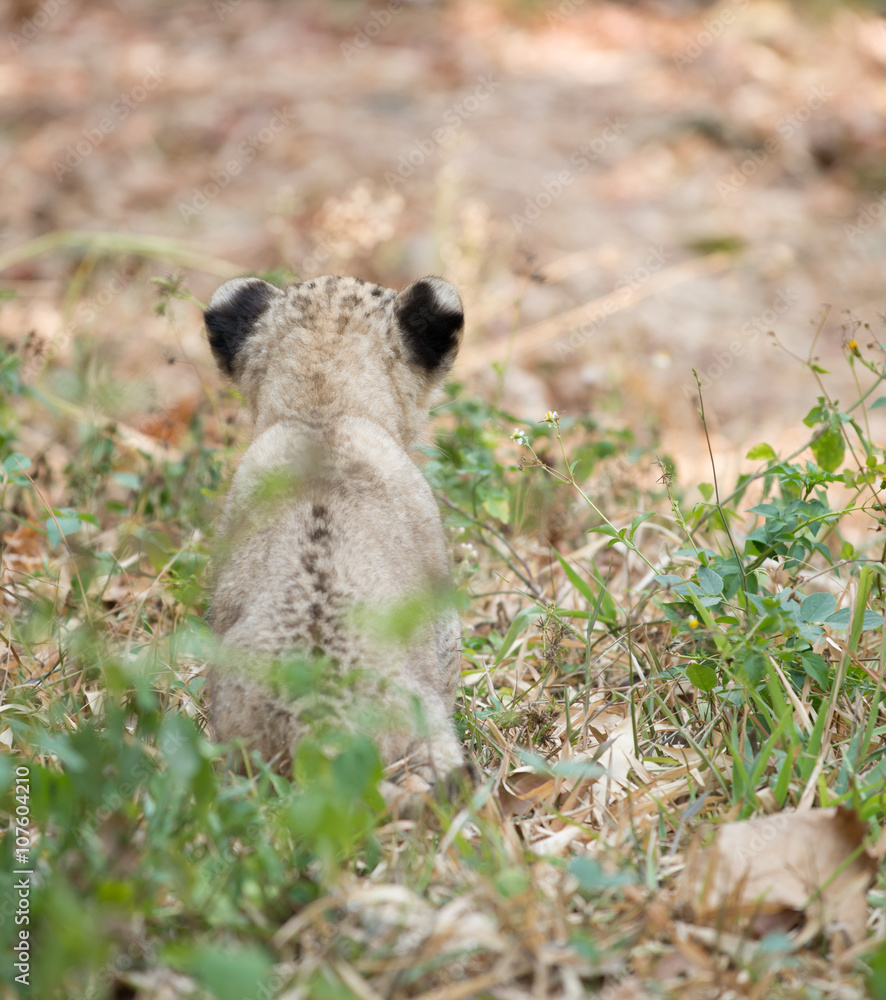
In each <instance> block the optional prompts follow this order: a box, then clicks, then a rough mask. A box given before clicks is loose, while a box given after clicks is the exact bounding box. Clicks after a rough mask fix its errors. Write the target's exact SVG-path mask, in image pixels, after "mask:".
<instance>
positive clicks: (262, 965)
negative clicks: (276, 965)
mask: <svg viewBox="0 0 886 1000" xmlns="http://www.w3.org/2000/svg"><path fill="white" fill-rule="evenodd" d="M168 951H169V954H168V959H169V960H171V964H172V965H173V966H178V967H179V968H184V969H186V970H187V971H188V972H190V973H191V975H193V976H194V977H195V978H196V979H197V980H198V982H199V983H200V984H201V985H202V986H204V987H205V988H206V989H207V990H208V992H209V994H210V995H211V996H213V997H215V1000H243V998H244V997H257V996H263V995H270V994H269V991H268V989H267V981H268V979H269V977H270V974H271V971H272V968H273V963H272V962H271V959H270V956H269V955H268V954H267V952H266V951H265V950H264V949H263V948H259V947H258V946H257V945H253V944H248V945H244V944H238V943H236V942H233V941H230V942H227V943H226V944H200V945H198V946H197V947H193V946H187V945H185V946H182V945H180V946H178V947H175V948H174V949H173V948H170V949H168Z"/></svg>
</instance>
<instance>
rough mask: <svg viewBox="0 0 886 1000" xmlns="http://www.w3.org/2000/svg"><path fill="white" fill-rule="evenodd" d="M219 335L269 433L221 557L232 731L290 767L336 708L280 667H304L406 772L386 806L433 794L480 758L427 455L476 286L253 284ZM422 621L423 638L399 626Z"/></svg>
mask: <svg viewBox="0 0 886 1000" xmlns="http://www.w3.org/2000/svg"><path fill="white" fill-rule="evenodd" d="M205 322H206V329H207V331H208V334H209V344H210V347H211V348H212V353H213V355H214V356H215V359H216V361H217V362H218V365H219V367H220V368H221V370H222V371H223V372H224V373H225V374H226V375H228V376H229V377H230V378H231V379H233V381H234V383H235V384H236V385H237V387H238V388H239V389H240V391H241V393H242V394H243V396H244V398H245V399H246V401H247V403H248V405H249V408H250V410H251V412H252V417H253V422H254V431H253V438H252V443H251V445H250V447H249V449H248V450H247V452H246V454H245V455H244V457H243V459H242V461H241V463H240V467H239V470H238V471H237V474H236V475H235V476H234V479H233V482H232V484H231V488H230V492H229V494H228V498H227V501H226V506H225V511H224V514H223V517H222V521H221V525H220V531H219V551H218V553H217V555H216V559H215V563H216V566H215V576H214V586H213V592H212V611H211V622H212V628H213V630H214V631H215V633H216V634H217V636H218V637H219V639H220V646H219V649H218V652H217V655H216V657H215V663H214V666H213V668H212V673H211V699H210V710H211V718H212V722H213V725H214V727H215V731H216V735H217V736H218V738H219V739H220V740H223V741H227V740H230V739H232V738H234V737H242V738H243V739H244V740H245V741H246V743H247V745H248V746H249V747H250V748H253V749H256V750H258V751H259V752H260V753H261V755H262V756H263V757H264V758H265V759H266V760H267V761H269V762H271V763H272V765H273V766H274V767H275V768H276V769H277V770H279V771H280V772H281V773H288V774H291V769H292V753H293V747H294V745H295V743H296V742H297V741H298V739H299V737H300V736H301V735H302V734H303V733H304V732H305V731H306V730H307V728H308V727H309V725H310V724H311V721H310V720H311V719H316V717H317V713H318V711H320V709H319V708H318V699H320V700H322V696H321V695H319V694H317V693H316V692H313V693H306V692H304V691H297V690H296V691H294V690H293V688H292V686H291V685H290V687H289V688H287V687H286V685H280V684H278V683H275V680H274V679H273V668H272V667H271V666H269V664H270V663H272V662H277V663H279V661H280V659H281V658H285V657H290V658H293V657H294V658H296V659H297V658H299V657H302V658H304V659H305V660H306V661H307V660H312V662H314V663H315V664H316V663H318V662H319V663H320V664H322V671H323V672H325V673H326V674H334V675H336V676H337V677H339V678H340V679H341V681H342V684H349V685H350V686H349V687H348V688H347V690H348V692H349V694H348V695H347V696H344V697H343V696H342V694H341V690H339V692H338V693H337V694H333V695H330V696H329V698H328V699H327V703H326V705H325V708H326V710H328V711H332V712H338V713H339V714H340V715H341V717H342V719H341V722H342V724H343V725H345V726H349V727H351V728H352V729H353V728H355V727H358V726H359V727H361V728H363V729H365V730H369V731H371V732H372V734H373V737H374V738H375V740H376V742H377V745H378V747H379V750H380V753H381V756H382V759H383V761H384V763H385V764H387V765H392V767H389V771H390V772H393V773H392V774H391V775H389V777H390V780H389V781H386V782H385V784H384V785H383V787H382V792H383V794H384V796H385V798H386V799H387V800H388V801H389V802H393V801H395V800H397V799H398V797H400V796H402V795H404V794H405V793H416V792H421V791H424V790H427V789H428V788H429V787H430V786H431V785H433V784H434V783H436V782H438V781H440V780H441V779H444V778H446V777H447V776H448V775H451V774H452V772H453V771H454V769H456V768H458V767H459V765H460V764H461V763H462V759H463V758H462V751H461V747H460V745H459V742H458V740H457V739H456V736H455V732H454V729H453V724H452V717H451V716H452V709H453V704H454V701H455V694H456V685H457V681H458V677H459V658H458V638H459V633H458V621H457V617H456V614H455V612H454V610H453V607H452V603H451V601H447V600H446V595H447V593H448V558H447V551H446V545H445V540H444V535H443V526H442V522H441V520H440V513H439V511H438V509H437V504H436V501H435V500H434V497H433V494H432V493H431V490H430V487H429V486H428V483H427V482H426V480H425V479H424V477H423V476H422V474H421V472H420V471H419V469H418V468H417V467H416V465H415V463H414V462H413V461H412V459H411V458H410V455H409V449H410V447H411V446H412V445H413V444H414V443H415V442H416V440H417V439H418V437H419V434H420V433H421V431H422V429H423V428H424V425H425V423H426V421H427V417H428V410H429V406H430V403H431V399H432V396H433V394H434V390H435V389H437V388H438V386H439V385H440V383H441V382H442V380H443V378H444V376H445V375H446V373H447V372H448V371H449V369H450V367H451V365H452V362H453V360H454V358H455V355H456V353H457V351H458V347H459V344H460V341H461V337H462V332H463V328H464V317H463V311H462V303H461V299H460V298H459V295H458V292H457V291H456V290H455V288H453V286H452V285H450V284H449V283H448V282H447V281H444V280H443V279H442V278H434V277H427V278H422V279H420V280H419V281H416V282H415V283H414V284H412V285H410V286H409V288H407V289H406V290H405V291H403V292H400V293H399V294H398V293H397V292H394V291H391V290H390V289H387V288H381V287H379V286H378V285H371V284H367V283H365V282H363V281H360V280H358V279H356V278H339V277H323V278H317V279H315V280H312V281H306V282H302V283H300V284H296V285H292V286H291V287H290V288H288V289H287V290H286V291H285V292H283V291H280V290H279V289H278V288H275V287H274V286H273V285H269V284H268V283H267V282H265V281H262V280H260V279H258V278H236V279H234V280H233V281H228V282H226V283H225V284H224V285H222V286H221V288H219V289H218V291H217V292H216V293H215V294H214V295H213V296H212V300H211V301H210V303H209V308H208V309H207V310H206V313H205ZM403 609H406V611H407V612H410V611H411V612H412V616H411V619H410V624H409V625H408V627H407V628H406V630H405V631H404V630H403V629H402V628H401V629H400V630H399V632H397V630H395V629H394V630H392V629H391V628H390V627H388V628H387V629H386V628H385V627H384V625H383V623H384V622H386V621H388V622H390V621H391V620H392V618H393V619H396V616H397V614H398V613H401V612H403ZM400 620H402V614H401V618H400ZM379 622H381V623H382V625H380V624H379ZM392 631H393V632H396V633H397V634H392ZM318 657H319V660H318V659H317V658H318ZM275 658H276V660H275ZM349 679H350V680H349ZM296 687H297V685H296ZM330 705H332V706H333V707H332V708H330Z"/></svg>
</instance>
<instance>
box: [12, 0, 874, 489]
mask: <svg viewBox="0 0 886 1000" xmlns="http://www.w3.org/2000/svg"><path fill="white" fill-rule="evenodd" d="M0 28H2V32H0V46H2V47H3V49H4V54H3V59H2V60H0V118H2V121H3V128H2V130H0V175H2V189H3V198H2V202H0V240H2V242H0V269H2V270H0V289H3V290H5V292H7V293H15V294H14V297H5V298H4V299H3V300H2V302H0V336H2V337H3V338H4V339H5V340H6V341H8V342H11V343H13V344H16V345H19V346H20V345H21V344H22V343H23V341H24V339H25V338H26V336H27V335H28V334H29V333H31V332H32V331H33V333H34V337H33V338H32V339H31V341H30V349H32V350H33V349H35V347H34V345H35V344H36V345H37V349H38V350H40V351H43V352H44V354H45V353H46V352H47V351H48V352H49V353H50V354H52V355H54V356H56V357H57V358H60V359H62V360H63V359H64V358H65V357H66V356H67V355H68V354H70V352H71V351H72V350H74V349H75V348H76V345H77V343H78V342H79V341H80V340H82V339H84V338H92V339H93V340H94V341H97V342H98V343H99V344H101V345H102V351H104V349H105V346H106V345H107V347H108V350H109V351H111V348H112V347H114V345H116V346H115V347H114V350H113V351H111V353H113V355H114V357H115V358H116V359H117V360H116V364H117V365H118V370H119V372H120V378H121V379H123V378H127V379H128V380H129V383H128V384H129V385H130V386H131V387H132V388H131V391H128V392H126V393H123V394H121V396H120V398H117V399H116V401H115V402H114V404H113V405H114V406H117V407H118V408H121V409H123V410H124V411H125V410H126V408H127V407H129V408H131V409H142V410H143V409H144V408H145V405H146V404H147V405H148V406H150V407H153V408H154V409H155V410H166V411H168V410H169V408H170V407H172V406H174V405H177V404H182V403H183V401H184V402H185V403H186V401H187V400H188V398H189V397H192V396H194V395H195V394H196V393H198V392H200V391H201V389H200V385H201V380H203V379H204V378H210V379H214V378H215V376H214V375H212V374H211V366H210V364H209V355H208V350H207V348H206V345H205V342H204V340H203V339H202V332H201V323H200V317H199V312H198V309H197V307H196V306H194V305H193V304H191V303H184V304H182V305H181V306H180V307H179V309H178V312H177V314H176V317H175V323H174V324H172V325H170V324H169V323H168V322H167V320H166V319H165V318H160V317H157V316H155V315H154V314H153V309H152V307H153V304H154V301H155V299H156V289H155V287H154V286H153V285H152V284H151V283H150V278H151V277H153V276H158V275H159V276H162V275H164V274H166V273H169V272H170V271H173V270H175V269H176V268H177V267H178V268H179V269H183V270H184V273H185V278H186V283H187V285H188V287H189V288H190V289H191V290H192V291H193V292H194V294H195V295H196V296H197V297H198V298H199V299H201V300H203V301H205V300H206V299H207V298H208V296H209V295H210V294H211V292H212V290H213V289H214V287H215V286H216V285H217V284H218V283H219V281H220V279H221V278H222V277H225V276H227V275H229V274H235V273H243V272H254V271H267V270H268V269H283V270H288V271H291V272H293V273H294V274H295V276H296V277H303V276H311V275H315V274H318V273H326V272H339V273H341V272H344V273H354V274H357V275H359V276H361V277H364V278H367V279H372V280H377V281H380V282H383V283H385V284H388V285H392V286H402V285H405V284H406V283H408V282H409V281H411V280H413V279H414V278H415V277H417V276H419V275H421V274H423V273H427V272H438V273H443V274H446V275H447V276H449V277H451V278H452V279H453V280H454V281H456V282H457V283H458V285H459V286H460V288H461V289H462V290H463V294H464V298H465V301H466V306H467V316H468V321H469V327H468V339H467V343H466V347H465V350H464V352H463V356H462V362H461V369H460V375H461V377H462V378H463V379H464V380H465V381H466V382H467V385H468V388H469V391H478V392H490V391H494V390H495V388H496V386H495V383H496V378H497V377H496V375H495V374H494V372H493V370H492V369H491V367H490V362H491V361H494V360H498V361H501V362H508V361H509V362H510V368H509V369H508V375H507V377H506V378H505V383H504V386H503V396H502V398H503V400H504V402H505V404H506V405H507V406H509V407H510V408H511V409H512V410H514V411H515V412H517V413H518V415H520V416H525V417H527V418H529V419H539V418H540V417H541V416H542V414H543V412H544V411H545V410H546V409H548V408H555V409H557V410H559V411H560V412H561V413H577V412H591V413H595V414H597V415H599V416H600V419H601V420H603V421H605V422H607V423H615V424H628V425H630V426H632V427H634V428H635V429H636V430H637V432H638V433H639V434H640V436H641V437H643V438H644V440H646V441H649V440H652V439H653V438H657V439H658V440H659V441H660V443H661V447H662V450H663V451H665V452H666V453H669V454H670V455H672V456H673V457H674V458H675V459H676V460H677V462H678V468H679V470H680V473H681V479H683V480H684V482H685V483H687V484H690V483H693V482H697V481H698V480H699V479H708V478H710V475H709V470H708V468H707V464H706V463H707V457H706V454H705V453H704V450H703V448H702V444H703V439H702V438H701V436H700V426H699V421H698V416H697V409H696V403H695V401H694V392H693V386H694V380H693V377H692V371H691V370H692V369H693V368H695V369H697V370H698V372H699V374H700V377H701V378H702V382H703V385H704V387H705V402H706V408H707V413H708V416H709V417H710V424H711V430H712V433H713V441H714V446H715V451H716V452H717V455H718V461H721V462H722V463H723V469H725V470H727V473H726V474H727V475H728V472H731V471H734V470H735V468H736V467H737V464H738V460H739V459H740V458H741V456H743V454H744V452H745V451H746V450H747V446H748V445H750V444H753V443H756V442H758V441H761V440H767V441H769V443H771V444H772V445H773V446H774V447H776V448H777V449H779V448H780V449H788V448H790V447H791V446H792V445H793V444H794V443H796V442H798V441H800V440H802V437H801V435H802V433H803V432H804V428H802V426H801V425H800V419H801V418H802V416H803V415H804V414H805V413H806V411H807V410H808V408H809V407H810V406H811V405H812V404H813V403H814V402H815V397H816V396H817V395H818V394H819V392H820V389H819V387H818V386H817V385H816V382H815V379H814V377H813V376H812V375H811V374H810V373H809V372H808V371H806V370H804V369H803V367H802V365H801V363H800V362H799V361H798V360H797V359H796V358H794V357H791V356H789V354H788V353H786V352H785V351H783V350H780V349H778V348H777V347H775V346H774V345H773V342H772V338H771V336H770V335H769V333H768V331H770V330H774V331H775V332H776V333H777V335H778V338H779V340H780V341H781V343H782V344H783V345H785V346H786V347H787V348H789V349H790V350H791V351H793V352H795V353H796V354H799V355H801V356H803V357H805V356H806V355H807V353H808V352H809V350H810V346H811V344H812V341H813V336H814V332H815V329H816V327H817V326H818V323H819V320H820V317H821V314H822V304H823V303H828V304H829V305H830V306H831V310H830V313H829V315H828V317H827V319H826V320H825V322H824V325H823V328H822V331H821V334H820V336H819V338H818V340H817V342H816V347H815V353H816V355H817V356H819V357H820V363H821V364H822V365H823V366H824V367H825V368H828V369H830V370H832V372H833V375H831V376H830V377H829V378H827V379H826V383H827V386H828V391H829V392H830V393H831V394H832V396H833V397H834V398H837V399H840V400H841V401H843V402H845V403H849V402H850V401H851V399H852V398H854V397H853V396H852V394H853V392H854V391H855V389H854V384H853V381H852V375H851V372H850V370H849V367H848V365H847V364H846V361H845V357H846V353H847V352H846V349H845V347H844V344H845V342H846V341H847V340H848V339H849V337H850V335H851V334H852V329H851V328H850V329H849V330H848V331H847V328H846V327H845V323H846V322H847V321H851V320H852V318H853V317H855V318H857V319H858V320H861V321H863V322H867V323H869V324H870V327H871V329H870V330H867V329H864V328H861V329H860V330H859V332H857V333H855V334H854V339H857V341H858V343H859V345H860V347H859V349H860V350H861V351H862V353H863V354H866V355H867V356H871V357H874V358H875V359H876V358H878V357H879V356H878V355H877V353H876V352H877V350H878V349H877V348H873V349H871V348H868V347H867V346H866V345H867V344H869V343H872V342H875V341H876V340H877V338H878V337H880V336H882V322H883V321H882V319H881V318H880V316H879V313H881V312H883V311H884V303H886V289H884V284H883V280H882V278H883V269H882V260H883V258H882V251H883V249H884V247H886V227H884V223H883V216H884V214H886V213H884V205H886V194H884V188H886V168H884V160H883V152H884V147H886V22H884V21H882V20H881V19H880V18H878V17H877V16H876V15H875V14H874V13H873V12H871V11H869V10H868V11H865V10H857V9H850V8H848V7H841V6H837V5H834V6H830V7H818V6H810V5H808V4H797V5H795V6H793V7H792V6H789V5H787V4H785V3H780V2H770V0H765V2H764V0H759V2H758V0H727V2H725V3H722V4H720V5H717V6H709V7H704V8H697V7H688V6H678V5H671V4H663V3H662V4H652V3H649V4H639V5H623V4H617V3H596V2H590V0H586V2H581V0H562V2H561V3H560V4H559V5H556V4H551V5H542V4H534V3H528V2H527V3H522V4H516V3H515V4H512V5H505V4H496V3H486V2H479V3H478V2H467V0H464V2H452V3H431V2H428V3H405V2H399V0H389V2H388V3H387V4H386V5H385V4H384V3H383V2H382V0H377V2H376V3H375V4H374V5H370V4H364V3H353V2H347V3H345V2H342V3H335V4H330V5H324V4H319V3H289V2H263V0H186V2H182V3H179V2H172V0H170V2H165V0H153V2H136V0H118V2H77V0H67V2H65V0H42V2H39V3H38V2H34V0H16V2H15V3H13V4H11V5H8V6H4V13H3V15H2V20H0ZM60 230H61V231H72V230H73V231H92V232H106V233H115V234H118V237H119V240H120V241H121V242H120V245H121V246H122V247H123V248H124V249H129V250H130V251H133V248H134V249H135V250H137V251H138V252H137V253H136V252H130V253H127V254H125V255H123V256H121V255H119V254H116V255H112V256H110V257H107V258H105V257H102V256H101V255H95V254H88V253H87V254H86V255H85V256H84V241H83V240H82V239H80V238H78V237H68V238H66V239H67V246H61V245H60V242H59V241H58V240H56V238H54V237H52V236H51V235H48V234H53V233H55V232H57V231H60ZM41 236H46V237H47V241H48V246H47V247H45V248H44V249H45V252H43V253H40V254H39V255H38V254H36V249H39V246H38V247H37V248H33V247H29V241H32V240H34V239H36V238H37V237H41ZM145 236H150V237H162V238H163V241H164V242H163V247H166V249H168V248H169V246H172V247H173V249H174V251H175V252H171V251H170V253H166V252H165V251H164V250H163V248H161V249H160V250H159V251H158V252H157V255H156V256H155V257H154V258H153V259H151V260H150V261H149V262H148V263H147V264H144V263H143V262H142V256H143V253H144V240H143V239H142V237H145ZM127 240H128V242H127ZM193 250H196V251H199V253H200V254H202V257H201V258H200V259H199V260H196V259H195V258H194V257H193V255H191V256H190V257H189V256H188V255H187V254H188V252H190V251H193ZM187 265H194V266H191V267H189V266H187ZM78 281H79V282H81V284H78V283H77V282H78ZM619 290H621V291H619ZM607 296H608V297H609V298H608V299H607V298H605V297H607ZM598 299H603V300H604V302H603V306H601V307H600V308H595V307H594V306H593V302H594V301H595V300H598ZM606 302H608V303H609V305H610V310H611V311H606V309H605V308H604V306H605V303H606ZM587 303H592V305H591V307H590V308H589V309H588V310H586V311H585V313H583V314H581V315H579V318H578V320H575V321H570V318H569V316H567V317H566V319H565V320H563V321H560V320H559V319H557V317H560V316H561V315H563V314H567V313H570V311H572V310H577V309H579V308H580V307H582V306H585V305H586V304H587ZM847 311H848V312H847ZM543 322H544V323H546V324H547V326H544V327H539V326H538V324H540V323H543ZM576 324H577V325H578V327H579V330H578V332H575V331H574V330H573V331H572V333H571V337H570V326H572V327H575V326H576ZM524 329H525V330H526V334H525V336H524V334H523V330H524ZM515 330H516V331H517V333H516V336H515V338H514V340H513V342H512V341H511V340H510V339H509V338H510V334H511V333H513V332H514V331H515ZM884 339H886V338H884ZM109 356H110V355H109ZM171 360H174V361H175V362H176V363H175V364H171V363H170V361H171ZM457 374H458V373H457ZM107 405H111V404H110V403H109V404H107ZM878 416H879V414H878V413H877V412H875V414H874V417H875V418H876V417H878ZM881 419H882V418H881ZM884 429H886V428H882V427H880V428H877V427H876V425H875V426H874V428H873V430H874V434H875V437H877V436H882V432H883V430H884ZM721 471H722V470H721Z"/></svg>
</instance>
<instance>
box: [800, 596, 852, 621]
mask: <svg viewBox="0 0 886 1000" xmlns="http://www.w3.org/2000/svg"><path fill="white" fill-rule="evenodd" d="M836 607H837V600H836V598H835V597H834V595H833V594H810V595H809V596H808V597H804V598H803V601H802V603H801V604H800V608H799V610H798V611H797V618H798V620H799V621H801V622H823V621H824V620H825V619H826V618H827V617H828V615H832V614H833V613H834V609H835V608H836ZM846 613H847V615H848V613H849V610H848V609H847V611H846ZM847 624H848V619H847Z"/></svg>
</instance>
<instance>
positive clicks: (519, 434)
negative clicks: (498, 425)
mask: <svg viewBox="0 0 886 1000" xmlns="http://www.w3.org/2000/svg"><path fill="white" fill-rule="evenodd" d="M511 440H512V441H516V442H517V444H528V442H527V440H526V435H525V434H524V433H523V431H521V430H520V428H519V427H515V428H514V433H513V434H512V435H511Z"/></svg>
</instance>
